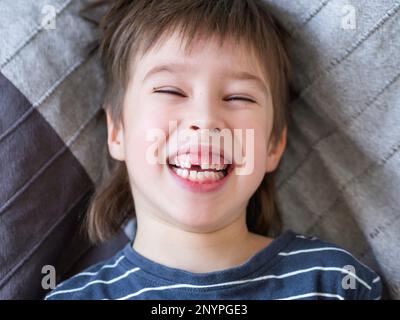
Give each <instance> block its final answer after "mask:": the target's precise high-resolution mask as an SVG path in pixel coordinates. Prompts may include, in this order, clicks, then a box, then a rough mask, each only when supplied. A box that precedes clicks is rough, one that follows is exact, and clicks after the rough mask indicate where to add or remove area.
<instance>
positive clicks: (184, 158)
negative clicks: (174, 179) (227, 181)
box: [170, 154, 228, 170]
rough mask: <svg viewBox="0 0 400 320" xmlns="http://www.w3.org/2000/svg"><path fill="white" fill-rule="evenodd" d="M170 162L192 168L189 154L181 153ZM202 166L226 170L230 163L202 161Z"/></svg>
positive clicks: (204, 168)
mask: <svg viewBox="0 0 400 320" xmlns="http://www.w3.org/2000/svg"><path fill="white" fill-rule="evenodd" d="M170 163H171V164H173V165H175V166H177V167H181V168H187V169H190V168H191V166H192V164H191V162H190V155H189V154H180V155H178V156H177V157H174V158H172V159H171V160H170ZM200 167H201V169H203V170H207V169H210V170H225V169H226V168H227V167H228V165H227V164H212V163H211V164H210V163H200Z"/></svg>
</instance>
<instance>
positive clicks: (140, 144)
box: [125, 113, 168, 178]
mask: <svg viewBox="0 0 400 320" xmlns="http://www.w3.org/2000/svg"><path fill="white" fill-rule="evenodd" d="M131 119H132V121H131V122H129V123H127V126H126V127H127V128H126V129H125V153H126V164H127V166H128V171H130V173H131V175H132V176H133V177H139V176H143V175H146V176H147V177H148V178H149V177H151V176H152V175H153V174H156V173H157V169H158V170H160V169H161V167H160V165H158V164H152V163H151V162H150V160H151V159H148V155H149V152H150V150H154V146H155V145H157V141H158V140H156V139H155V138H154V133H156V132H161V131H162V132H163V134H164V135H165V134H166V133H167V132H168V119H164V117H163V116H162V115H160V114H158V115H157V116H152V115H151V114H145V113H141V114H139V113H138V114H136V115H133V116H132V118H131ZM149 136H153V139H149ZM159 143H161V144H162V143H163V141H159ZM160 147H161V149H162V145H161V146H160ZM161 149H160V150H161ZM153 154H154V153H153Z"/></svg>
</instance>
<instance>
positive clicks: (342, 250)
mask: <svg viewBox="0 0 400 320" xmlns="http://www.w3.org/2000/svg"><path fill="white" fill-rule="evenodd" d="M316 251H341V252H344V253H347V254H349V253H348V252H347V251H346V250H344V249H340V248H335V247H323V248H313V249H304V250H297V251H290V252H279V253H278V254H279V255H280V256H291V255H294V254H299V253H306V252H316Z"/></svg>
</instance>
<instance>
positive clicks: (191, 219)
mask: <svg viewBox="0 0 400 320" xmlns="http://www.w3.org/2000/svg"><path fill="white" fill-rule="evenodd" d="M172 219H173V220H174V224H176V225H179V226H180V227H181V228H182V229H183V230H185V231H190V232H198V233H207V232H212V231H215V230H218V229H219V226H220V224H221V221H226V220H227V219H223V218H222V217H219V218H218V217H216V216H215V215H214V214H213V212H212V211H210V210H205V211H199V210H196V211H194V210H193V208H192V210H184V211H180V212H178V211H176V212H174V213H173V216H172Z"/></svg>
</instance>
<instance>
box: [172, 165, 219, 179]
mask: <svg viewBox="0 0 400 320" xmlns="http://www.w3.org/2000/svg"><path fill="white" fill-rule="evenodd" d="M171 168H172V170H173V171H174V172H175V173H176V174H177V175H178V176H180V177H182V178H184V179H187V180H190V181H195V182H202V181H206V180H207V181H217V180H221V179H222V178H224V177H225V174H224V173H223V172H221V171H195V170H188V169H182V168H178V167H175V166H171Z"/></svg>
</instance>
